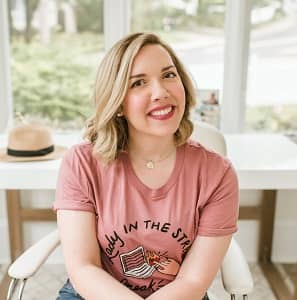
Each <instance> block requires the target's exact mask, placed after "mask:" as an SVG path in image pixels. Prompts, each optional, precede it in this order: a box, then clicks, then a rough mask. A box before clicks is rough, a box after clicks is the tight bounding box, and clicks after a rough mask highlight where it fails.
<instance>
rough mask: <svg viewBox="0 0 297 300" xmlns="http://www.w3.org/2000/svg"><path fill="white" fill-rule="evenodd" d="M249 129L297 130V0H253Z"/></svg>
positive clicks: (248, 106)
mask: <svg viewBox="0 0 297 300" xmlns="http://www.w3.org/2000/svg"><path fill="white" fill-rule="evenodd" d="M251 20H252V31H251V44H250V58H249V74H248V78H249V80H248V88H247V111H246V119H247V124H246V125H247V130H265V131H272V132H290V131H293V130H295V131H296V130H297V97H296V82H297V81H296V80H297V79H296V78H297V1H295V0H294V1H281V0H279V1H275V0H274V1H268V0H266V1H264V0H262V1H253V6H252V15H251Z"/></svg>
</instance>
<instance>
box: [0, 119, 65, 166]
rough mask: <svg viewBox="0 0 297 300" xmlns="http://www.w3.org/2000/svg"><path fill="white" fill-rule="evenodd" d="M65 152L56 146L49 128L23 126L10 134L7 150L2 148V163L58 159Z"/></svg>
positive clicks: (14, 129) (0, 151)
mask: <svg viewBox="0 0 297 300" xmlns="http://www.w3.org/2000/svg"><path fill="white" fill-rule="evenodd" d="M65 150H66V148H65V147H61V146H57V145H54V143H53V138H52V135H51V130H50V129H49V128H48V127H46V126H43V125H39V124H38V125H37V124H21V125H19V126H17V127H15V128H13V129H12V130H10V132H9V133H8V145H7V148H0V162H23V161H39V160H51V159H58V158H60V157H62V155H63V153H64V152H65Z"/></svg>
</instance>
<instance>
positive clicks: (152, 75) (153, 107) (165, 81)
mask: <svg viewBox="0 0 297 300" xmlns="http://www.w3.org/2000/svg"><path fill="white" fill-rule="evenodd" d="M184 111H185V90H184V87H183V83H182V80H181V78H180V76H179V74H178V73H177V69H176V67H175V66H174V63H173V61H172V59H171V57H170V55H169V53H168V52H167V51H166V50H165V49H164V48H163V47H162V46H161V45H157V44H153V45H146V46H144V47H143V48H142V49H141V50H140V51H139V53H138V54H137V55H136V57H135V59H134V62H133V65H132V70H131V75H130V79H129V85H128V91H127V94H126V96H125V99H124V102H123V113H124V116H125V118H126V120H127V123H128V130H129V137H130V138H131V137H132V138H140V139H141V138H142V137H144V135H147V136H152V137H169V136H172V137H173V135H174V133H175V132H176V130H177V129H178V127H179V125H180V122H181V119H182V117H183V114H184Z"/></svg>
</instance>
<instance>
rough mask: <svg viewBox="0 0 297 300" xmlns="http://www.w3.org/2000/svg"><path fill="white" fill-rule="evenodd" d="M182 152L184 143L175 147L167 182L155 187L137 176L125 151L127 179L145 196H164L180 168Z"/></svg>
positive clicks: (155, 197)
mask: <svg viewBox="0 0 297 300" xmlns="http://www.w3.org/2000/svg"><path fill="white" fill-rule="evenodd" d="M184 152H185V145H181V146H179V147H177V148H176V157H175V163H174V167H173V170H172V172H171V175H170V176H169V178H168V180H167V182H166V183H165V184H164V185H162V186H161V187H159V188H157V189H152V188H150V187H148V186H147V185H145V184H144V183H143V182H142V181H141V180H140V179H139V178H138V176H137V175H136V173H135V171H134V169H133V166H132V163H131V160H130V158H129V155H128V153H127V152H125V153H124V155H123V156H122V157H123V161H124V168H125V170H126V172H127V174H128V177H129V179H130V180H131V183H132V184H133V185H134V186H135V187H136V189H137V190H138V191H139V192H140V193H141V194H142V195H143V196H144V197H146V198H147V197H148V196H149V197H150V198H151V199H152V200H159V199H162V198H164V197H165V196H166V194H167V192H168V191H169V190H170V189H171V188H172V186H173V185H174V184H175V183H176V181H177V178H178V176H179V174H180V169H181V167H182V165H183V160H184Z"/></svg>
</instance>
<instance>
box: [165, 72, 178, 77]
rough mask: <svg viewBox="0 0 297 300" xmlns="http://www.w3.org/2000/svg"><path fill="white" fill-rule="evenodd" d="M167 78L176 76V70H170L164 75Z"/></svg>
mask: <svg viewBox="0 0 297 300" xmlns="http://www.w3.org/2000/svg"><path fill="white" fill-rule="evenodd" d="M164 77H165V78H174V77H176V73H174V72H168V73H166V74H165V75H164Z"/></svg>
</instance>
